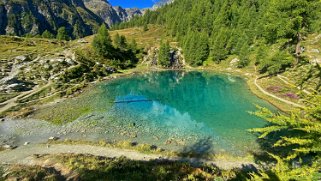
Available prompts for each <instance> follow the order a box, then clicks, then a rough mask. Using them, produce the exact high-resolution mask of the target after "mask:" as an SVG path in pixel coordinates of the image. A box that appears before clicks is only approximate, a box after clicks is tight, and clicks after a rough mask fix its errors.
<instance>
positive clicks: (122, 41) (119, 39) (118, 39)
mask: <svg viewBox="0 0 321 181" xmlns="http://www.w3.org/2000/svg"><path fill="white" fill-rule="evenodd" d="M114 44H115V47H117V48H120V49H126V48H127V40H126V37H125V36H124V35H121V36H120V35H119V34H118V33H117V34H116V35H115V38H114Z"/></svg>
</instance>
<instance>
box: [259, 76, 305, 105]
mask: <svg viewBox="0 0 321 181" xmlns="http://www.w3.org/2000/svg"><path fill="white" fill-rule="evenodd" d="M258 79H259V77H258V76H257V77H256V78H255V79H254V85H255V86H256V87H257V88H258V89H259V90H260V91H261V92H262V93H263V94H265V95H267V96H269V97H273V98H274V99H277V100H279V101H281V102H284V103H286V104H289V105H291V106H294V107H297V108H305V106H303V105H300V104H297V103H294V102H291V101H288V100H286V99H283V98H280V97H278V96H276V95H273V94H271V93H269V92H267V91H265V90H264V89H263V88H262V87H261V86H260V85H259V84H258V83H257V80H258Z"/></svg>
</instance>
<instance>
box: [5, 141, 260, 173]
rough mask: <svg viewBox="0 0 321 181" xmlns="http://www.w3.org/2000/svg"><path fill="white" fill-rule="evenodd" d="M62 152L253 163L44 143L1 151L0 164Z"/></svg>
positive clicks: (27, 162)
mask: <svg viewBox="0 0 321 181" xmlns="http://www.w3.org/2000/svg"><path fill="white" fill-rule="evenodd" d="M63 153H72V154H90V155H94V156H103V157H109V158H114V157H121V156H125V157H127V158H129V159H131V160H142V161H149V160H155V159H166V160H171V161H184V162H190V163H192V164H197V163H207V164H214V165H216V166H218V167H219V168H221V169H232V168H240V167H242V166H244V165H252V166H254V163H251V162H244V161H217V162H214V161H208V160H200V159H196V158H182V157H164V156H162V155H159V154H145V153H141V152H137V151H133V150H126V149H119V148H111V147H100V146H91V145H64V144H54V145H50V146H49V148H48V147H47V145H45V144H37V145H27V146H21V147H18V148H16V149H14V150H6V151H1V152H0V164H24V165H30V164H32V163H34V164H36V163H37V162H34V161H32V160H31V159H30V158H31V157H32V156H33V155H35V154H38V155H44V154H63Z"/></svg>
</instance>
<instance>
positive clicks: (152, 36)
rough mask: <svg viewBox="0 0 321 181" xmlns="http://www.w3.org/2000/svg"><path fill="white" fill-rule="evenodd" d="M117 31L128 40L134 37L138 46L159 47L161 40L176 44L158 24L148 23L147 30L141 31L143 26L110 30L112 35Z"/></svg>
mask: <svg viewBox="0 0 321 181" xmlns="http://www.w3.org/2000/svg"><path fill="white" fill-rule="evenodd" d="M116 33H118V34H119V35H124V36H125V37H126V39H127V40H129V42H130V41H131V40H132V39H134V40H135V41H136V42H137V44H138V45H139V46H140V47H143V48H148V47H155V46H156V47H159V45H160V42H161V40H164V41H169V42H172V45H176V43H175V41H174V39H173V38H171V37H169V36H167V34H166V32H165V29H164V28H163V27H162V26H159V25H149V26H148V31H143V27H135V28H128V29H123V30H115V31H111V32H110V35H111V36H112V37H113V36H115V35H116Z"/></svg>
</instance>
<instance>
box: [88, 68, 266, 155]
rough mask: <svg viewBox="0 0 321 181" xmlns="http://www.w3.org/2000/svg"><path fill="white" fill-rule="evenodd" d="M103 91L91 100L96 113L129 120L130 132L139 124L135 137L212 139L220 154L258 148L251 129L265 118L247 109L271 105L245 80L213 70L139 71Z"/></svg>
mask: <svg viewBox="0 0 321 181" xmlns="http://www.w3.org/2000/svg"><path fill="white" fill-rule="evenodd" d="M98 90H99V91H98V92H99V93H98V94H96V95H95V98H96V99H95V100H96V101H95V102H94V103H93V104H92V106H93V110H95V112H96V114H102V115H104V117H105V119H107V120H114V122H118V123H120V124H125V125H123V127H124V128H126V130H127V131H129V132H135V131H137V128H139V131H138V133H137V138H136V139H138V138H139V137H140V139H141V140H142V141H145V142H151V143H153V144H156V145H162V146H163V147H164V146H165V147H188V146H191V145H193V144H197V142H199V141H200V140H202V141H204V140H207V143H206V144H211V149H212V150H214V151H216V152H228V153H232V154H243V153H246V152H247V151H253V150H255V149H257V148H258V147H257V146H258V145H256V142H255V139H256V138H255V136H253V135H252V134H250V133H248V132H247V130H248V129H250V128H255V127H262V126H264V124H265V122H264V121H262V120H260V119H258V118H257V117H255V116H253V115H250V114H249V113H248V112H249V111H255V110H256V108H255V104H258V105H261V106H265V107H269V108H271V106H270V105H269V104H267V103H266V102H264V101H262V100H260V99H258V98H257V97H256V96H255V95H253V94H252V93H251V92H250V91H249V90H248V87H247V85H246V82H245V80H243V79H241V78H239V77H233V76H228V75H217V74H213V73H208V72H188V73H186V72H177V71H166V72H157V73H149V74H144V75H135V76H132V77H130V78H121V79H117V80H113V81H111V82H108V83H105V84H101V85H100V86H99V87H98ZM97 98H98V99H97ZM126 124H129V126H126ZM151 138H152V139H151Z"/></svg>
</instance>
